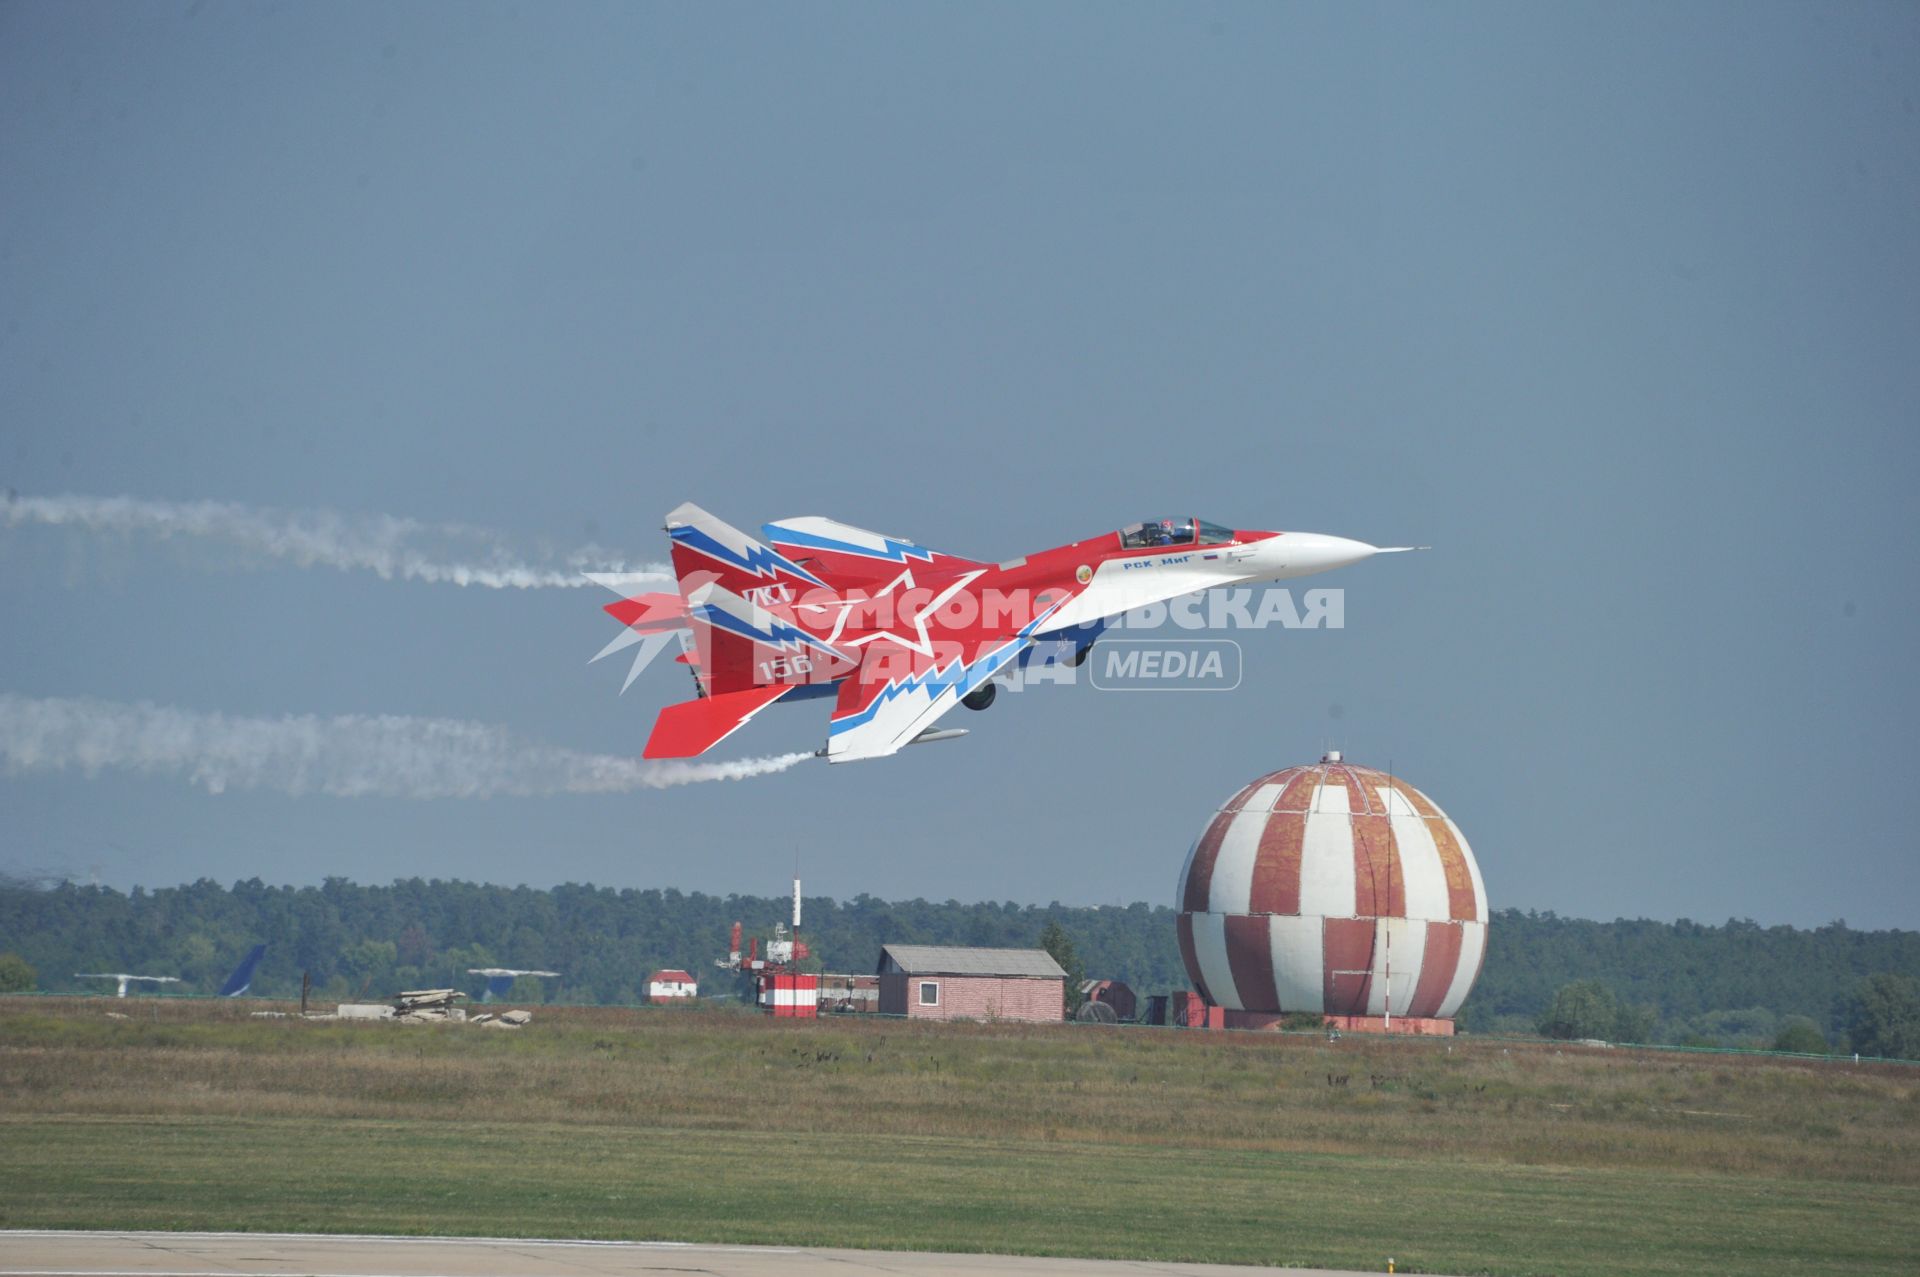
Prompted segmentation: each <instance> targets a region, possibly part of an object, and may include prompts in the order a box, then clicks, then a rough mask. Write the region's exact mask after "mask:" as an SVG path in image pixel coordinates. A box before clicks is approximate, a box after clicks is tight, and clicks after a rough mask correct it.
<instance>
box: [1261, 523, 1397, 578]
mask: <svg viewBox="0 0 1920 1277" xmlns="http://www.w3.org/2000/svg"><path fill="white" fill-rule="evenodd" d="M1265 544H1266V545H1267V546H1270V547H1272V548H1271V549H1270V550H1269V551H1268V553H1270V554H1271V555H1273V556H1274V557H1273V561H1274V563H1275V566H1276V567H1277V568H1278V569H1279V571H1280V575H1282V576H1311V575H1313V574H1314V573H1315V572H1331V571H1332V570H1333V569H1335V568H1344V567H1346V566H1347V565H1349V564H1352V563H1358V562H1360V561H1361V560H1362V559H1370V558H1372V557H1373V556H1374V555H1376V554H1378V553H1380V547H1378V546H1374V545H1368V544H1367V543H1366V542H1365V541H1355V540H1352V539H1350V538H1348V537H1335V536H1328V535H1326V534H1325V533H1323V532H1282V533H1281V534H1280V535H1279V536H1277V537H1274V538H1272V539H1271V540H1269V541H1267V542H1266V543H1265Z"/></svg>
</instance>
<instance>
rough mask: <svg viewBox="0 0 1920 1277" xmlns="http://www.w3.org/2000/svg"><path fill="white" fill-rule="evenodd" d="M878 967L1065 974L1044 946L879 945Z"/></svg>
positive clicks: (914, 971)
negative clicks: (982, 947) (972, 947)
mask: <svg viewBox="0 0 1920 1277" xmlns="http://www.w3.org/2000/svg"><path fill="white" fill-rule="evenodd" d="M889 964H891V966H889ZM880 969H881V970H882V971H886V970H899V971H904V972H906V973H907V974H908V975H1002V976H1034V977H1038V978H1041V979H1055V980H1058V979H1060V978H1062V977H1064V976H1065V975H1066V974H1067V973H1066V972H1065V971H1063V970H1061V968H1060V964H1059V963H1058V962H1055V961H1054V960H1053V955H1052V954H1050V953H1048V952H1047V951H1046V950H1045V949H968V948H963V947H961V946H959V945H945V944H887V945H881V946H880Z"/></svg>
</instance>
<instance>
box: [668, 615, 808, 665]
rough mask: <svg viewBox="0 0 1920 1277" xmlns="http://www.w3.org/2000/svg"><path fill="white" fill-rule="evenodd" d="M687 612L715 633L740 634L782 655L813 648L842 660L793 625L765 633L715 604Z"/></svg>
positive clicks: (773, 626) (776, 626) (773, 627)
mask: <svg viewBox="0 0 1920 1277" xmlns="http://www.w3.org/2000/svg"><path fill="white" fill-rule="evenodd" d="M687 611H688V614H689V615H691V616H694V617H697V618H699V619H700V620H701V621H703V622H705V623H706V624H708V625H710V626H712V627H713V628H714V629H716V630H725V631H726V632H727V633H729V634H738V635H739V636H740V637H742V638H747V639H752V640H753V641H754V642H756V643H764V644H766V645H767V646H769V647H777V648H780V649H781V650H783V651H792V650H793V649H795V648H803V647H805V648H812V649H813V650H814V651H816V652H821V653H824V654H826V655H827V656H830V657H835V658H839V657H840V653H838V652H836V651H834V650H833V649H832V648H831V647H828V646H827V645H826V644H825V643H822V642H821V641H820V640H819V639H816V638H814V637H813V635H811V634H808V633H807V632H806V631H805V630H797V629H795V628H794V627H793V626H791V625H783V624H781V623H780V622H778V621H775V622H774V623H773V624H771V625H769V626H767V627H766V629H761V628H760V627H758V626H756V625H754V624H753V623H752V622H750V621H747V620H745V619H743V618H741V617H738V616H735V615H734V614H733V613H731V612H729V611H727V610H726V609H725V608H722V607H720V606H719V605H718V604H715V603H696V604H693V605H692V606H690V607H689V608H688V609H687Z"/></svg>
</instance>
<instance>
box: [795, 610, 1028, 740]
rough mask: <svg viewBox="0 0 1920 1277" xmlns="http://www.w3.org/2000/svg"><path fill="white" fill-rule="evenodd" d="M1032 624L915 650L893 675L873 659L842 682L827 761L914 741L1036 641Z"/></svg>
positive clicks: (893, 658)
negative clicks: (926, 651) (925, 651)
mask: <svg viewBox="0 0 1920 1277" xmlns="http://www.w3.org/2000/svg"><path fill="white" fill-rule="evenodd" d="M1032 629H1033V627H1032V626H1028V627H1027V628H1026V629H1024V630H1022V631H1021V632H1020V633H1018V634H1001V635H998V636H996V637H994V638H991V639H975V640H972V641H970V642H966V643H962V644H958V645H949V646H948V647H947V648H946V650H941V649H939V648H936V650H935V654H934V655H933V656H931V657H926V656H919V655H917V654H915V655H914V659H913V663H912V665H911V666H910V667H909V668H908V669H905V670H902V671H901V672H899V673H898V674H894V675H892V676H891V677H887V676H883V675H882V674H880V673H879V672H877V669H878V666H877V663H876V662H875V661H873V660H871V659H870V661H869V663H868V664H867V665H865V666H863V667H862V668H861V669H859V670H856V671H855V672H854V673H852V674H850V675H848V676H847V678H846V679H845V680H844V681H843V682H841V684H840V693H839V699H838V700H837V701H836V702H835V703H834V707H833V720H832V722H831V723H830V724H829V725H828V727H827V750H826V753H827V761H828V762H830V763H850V762H854V761H857V760H859V759H864V758H885V757H886V756H887V755H888V754H892V753H896V752H898V751H899V750H900V749H902V748H903V747H905V746H907V745H911V744H912V743H913V740H914V737H916V736H918V735H919V734H920V733H921V732H924V731H926V730H927V729H928V728H929V727H931V726H933V724H934V723H935V722H937V721H938V720H939V718H940V716H941V715H943V714H945V713H946V712H947V711H948V710H950V709H952V708H953V707H954V706H955V705H958V704H959V703H960V698H961V697H963V696H965V695H967V694H968V693H969V692H972V691H973V690H974V689H976V688H979V687H982V686H985V685H986V684H987V683H988V682H989V681H991V680H992V678H993V677H994V675H996V674H998V673H1000V672H1001V671H1002V670H1004V669H1006V667H1007V666H1008V665H1010V664H1012V663H1013V662H1014V661H1015V660H1017V659H1018V658H1019V656H1020V653H1021V652H1023V651H1025V650H1026V649H1027V648H1028V647H1030V646H1032V644H1033V636H1032ZM902 655H903V653H902V652H901V651H899V650H897V649H896V650H894V651H891V652H889V653H887V655H886V660H887V661H889V662H898V661H900V660H901V658H902ZM889 673H891V671H889Z"/></svg>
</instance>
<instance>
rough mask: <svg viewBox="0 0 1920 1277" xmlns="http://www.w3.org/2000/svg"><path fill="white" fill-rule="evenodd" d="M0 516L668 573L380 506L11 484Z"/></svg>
mask: <svg viewBox="0 0 1920 1277" xmlns="http://www.w3.org/2000/svg"><path fill="white" fill-rule="evenodd" d="M0 517H3V518H4V519H5V521H6V523H7V525H8V526H9V527H17V526H19V525H20V524H23V523H36V524H48V525H52V526H55V527H74V528H81V529H84V530H86V531H89V532H101V533H121V534H132V533H141V534H145V535H149V536H155V537H159V538H162V539H166V538H171V537H206V538H210V539H214V540H221V541H226V542H229V543H231V544H233V545H237V546H240V547H242V548H244V549H247V550H251V551H254V552H256V553H259V554H265V555H270V556H272V557H274V558H278V559H286V560H288V561H290V562H293V563H296V564H298V565H299V566H301V567H331V568H339V569H341V570H343V571H355V570H359V571H370V572H374V573H377V574H378V575H379V576H381V577H382V578H384V579H387V580H392V579H395V578H399V579H401V580H407V581H433V582H442V583H447V584H452V585H478V586H484V587H486V588H488V589H495V590H514V589H520V590H525V589H542V588H547V587H553V586H583V585H591V584H593V582H591V581H589V580H588V579H587V577H586V576H585V572H586V571H588V570H589V569H595V570H600V571H608V570H613V571H622V572H627V573H629V574H630V575H631V576H632V577H633V579H636V580H671V579H672V576H673V574H672V572H671V570H670V569H669V568H668V567H667V566H666V565H665V564H661V563H647V564H642V565H639V566H637V567H633V568H628V567H626V565H624V564H623V563H622V562H621V560H620V558H619V556H617V555H613V554H610V553H609V552H607V551H605V550H602V549H600V548H598V547H596V546H585V547H582V548H581V549H579V550H576V551H574V552H573V553H571V554H567V555H561V556H551V555H549V556H545V557H546V562H536V563H529V562H526V561H524V560H523V559H522V558H521V557H520V556H517V555H515V554H513V553H512V552H511V551H509V550H508V548H507V547H506V546H505V544H504V543H503V542H502V541H501V540H500V539H499V538H498V537H496V536H495V535H493V534H492V533H490V532H487V531H485V530H484V529H481V528H472V527H466V526H464V525H461V524H454V523H439V524H433V523H421V522H419V521H418V520H415V519H402V518H395V517H393V516H391V515H384V514H349V513H344V512H341V511H337V510H274V509H267V508H262V507H255V506H244V505H235V504H232V503H230V502H224V501H184V502H182V501H145V500H141V499H139V498H137V497H86V496H75V495H64V496H55V497H31V496H19V495H17V494H11V493H10V494H8V496H7V498H6V501H5V503H4V504H0Z"/></svg>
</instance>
